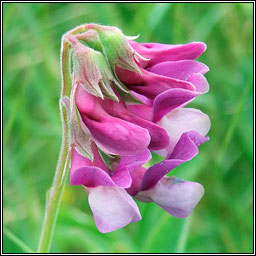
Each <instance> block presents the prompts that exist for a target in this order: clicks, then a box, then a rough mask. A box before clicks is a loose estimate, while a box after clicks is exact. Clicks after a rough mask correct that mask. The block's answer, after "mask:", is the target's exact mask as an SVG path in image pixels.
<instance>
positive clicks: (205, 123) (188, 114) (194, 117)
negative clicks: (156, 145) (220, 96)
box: [158, 108, 211, 156]
mask: <svg viewBox="0 0 256 256" xmlns="http://www.w3.org/2000/svg"><path fill="white" fill-rule="evenodd" d="M158 125H160V126H162V127H164V128H165V129H166V130H167V131H168V133H169V134H170V144H169V146H168V147H167V148H166V149H165V151H166V154H164V155H165V156H166V155H167V153H169V154H170V153H172V151H173V149H174V147H175V146H176V144H177V142H178V141H179V139H180V136H181V135H182V134H183V133H185V132H188V131H196V132H198V133H200V134H201V135H202V136H206V134H207V133H208V131H209V130H210V127H211V122H210V119H209V117H208V115H206V114H204V113H203V112H201V111H200V110H197V109H193V108H177V109H175V110H173V111H172V112H170V113H169V114H167V115H166V116H164V117H163V118H162V119H161V120H160V121H159V122H158ZM161 152H162V151H161ZM161 155H163V154H161Z"/></svg>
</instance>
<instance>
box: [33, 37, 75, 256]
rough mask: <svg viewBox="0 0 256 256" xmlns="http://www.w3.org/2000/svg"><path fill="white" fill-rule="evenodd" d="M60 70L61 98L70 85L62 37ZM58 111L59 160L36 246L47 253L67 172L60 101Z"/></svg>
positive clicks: (65, 134)
mask: <svg viewBox="0 0 256 256" xmlns="http://www.w3.org/2000/svg"><path fill="white" fill-rule="evenodd" d="M61 71H62V91H61V99H62V98H63V97H64V96H66V95H68V94H69V92H70V89H71V86H72V79H71V74H70V47H69V43H68V42H67V41H66V40H65V38H63V41H62V48H61ZM60 112H61V119H62V131H63V134H62V145H61V149H60V154H59V160H58V164H57V167H56V171H55V177H54V180H53V185H52V187H51V189H50V193H49V196H48V200H47V205H46V210H45V217H44V222H43V227H42V232H41V238H40V242H39V246H38V252H39V253H47V252H49V250H50V246H51V241H52V237H53V233H54V228H55V223H56V220H57V215H58V211H59V206H60V202H61V197H62V194H63V190H64V186H65V181H66V178H67V174H68V171H67V169H68V165H69V158H70V150H69V143H68V116H67V109H66V108H65V106H64V105H63V104H62V103H61V102H60Z"/></svg>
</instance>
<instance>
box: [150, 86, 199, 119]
mask: <svg viewBox="0 0 256 256" xmlns="http://www.w3.org/2000/svg"><path fill="white" fill-rule="evenodd" d="M198 95H200V93H197V92H193V91H189V90H184V89H177V88H176V89H170V90H168V91H165V92H163V93H161V94H159V95H158V96H157V97H156V98H155V100H154V103H153V122H155V123H156V122H158V121H159V120H160V119H161V118H162V117H163V116H164V115H166V114H167V113H169V112H171V111H173V110H174V109H175V108H178V107H180V106H184V105H185V104H187V103H189V102H190V101H191V100H192V99H193V98H195V97H196V96H198Z"/></svg>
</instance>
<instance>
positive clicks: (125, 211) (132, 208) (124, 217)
mask: <svg viewBox="0 0 256 256" xmlns="http://www.w3.org/2000/svg"><path fill="white" fill-rule="evenodd" d="M88 192H89V198H88V200H89V204H90V207H91V209H92V212H93V217H94V220H95V223H96V226H97V228H98V229H99V231H100V232H102V233H106V232H111V231H114V230H117V229H120V228H122V227H124V226H126V225H127V224H129V223H131V222H137V221H139V220H141V215H140V212H139V209H138V206H137V205H136V203H135V202H134V201H133V199H132V198H131V197H130V196H129V195H128V194H127V192H126V191H125V190H124V189H120V188H117V187H104V186H100V187H96V188H90V189H88Z"/></svg>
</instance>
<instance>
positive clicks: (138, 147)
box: [82, 116, 150, 156]
mask: <svg viewBox="0 0 256 256" xmlns="http://www.w3.org/2000/svg"><path fill="white" fill-rule="evenodd" d="M82 119H83V121H84V123H85V125H86V126H87V127H88V128H89V130H90V132H91V135H92V136H93V138H94V140H95V143H96V144H97V146H98V147H99V148H101V149H102V150H103V151H105V152H106V153H110V154H115V155H121V156H125V155H132V154H137V153H139V152H141V151H143V150H145V149H146V148H147V147H148V145H149V142H150V135H149V133H148V131H147V130H146V129H144V128H141V127H140V126H138V125H135V124H132V123H130V122H126V121H124V120H121V119H119V118H115V117H111V116H105V117H103V118H102V120H101V121H100V122H98V121H95V120H92V119H88V118H86V117H85V116H82Z"/></svg>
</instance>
